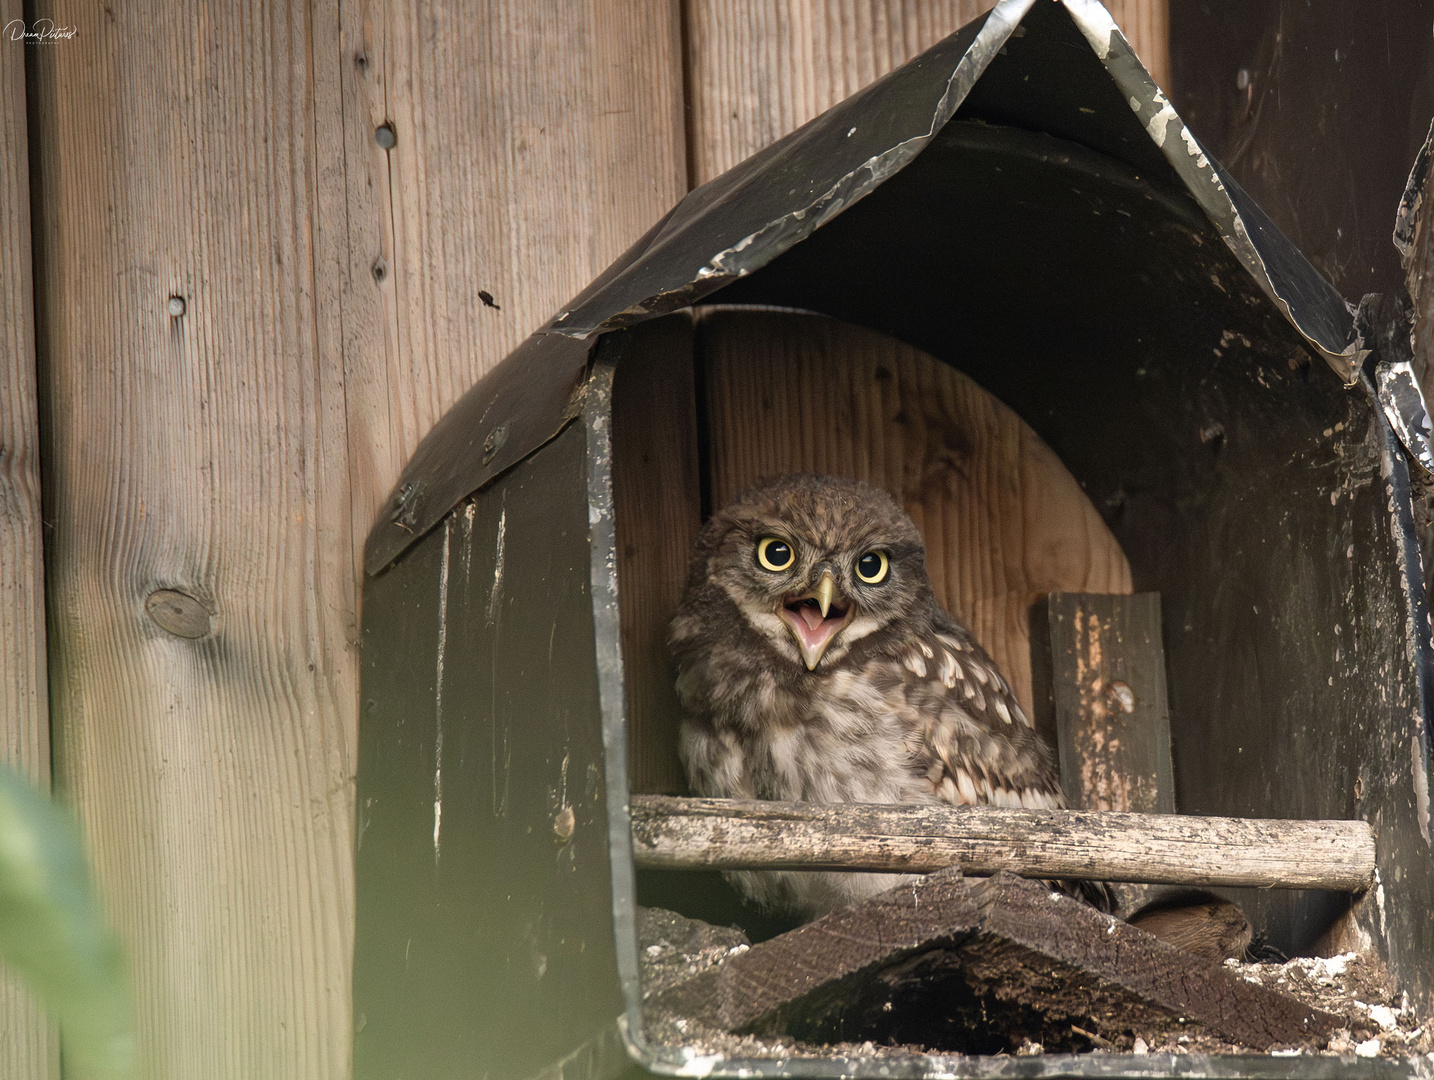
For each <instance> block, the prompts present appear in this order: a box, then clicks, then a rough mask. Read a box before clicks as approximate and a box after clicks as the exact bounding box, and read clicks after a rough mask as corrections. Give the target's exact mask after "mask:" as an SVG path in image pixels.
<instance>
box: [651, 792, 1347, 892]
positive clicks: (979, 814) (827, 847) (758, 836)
mask: <svg viewBox="0 0 1434 1080" xmlns="http://www.w3.org/2000/svg"><path fill="white" fill-rule="evenodd" d="M632 836H633V853H634V859H635V860H636V862H637V865H638V866H651V867H659V868H662V869H668V870H692V869H722V870H739V869H741V870H770V869H785V870H792V869H803V870H871V871H882V872H888V873H931V872H933V871H936V870H940V869H944V868H945V867H948V866H959V867H960V868H961V870H962V872H963V873H968V874H994V873H997V872H999V871H1002V870H1009V871H1011V872H1013V873H1017V874H1021V875H1023V876H1026V877H1037V878H1071V879H1076V880H1087V881H1134V882H1145V883H1148V884H1156V885H1195V886H1222V885H1224V886H1238V885H1248V886H1253V887H1257V888H1281V889H1337V890H1343V891H1347V892H1348V891H1359V890H1362V889H1365V888H1368V887H1369V886H1370V885H1371V884H1372V883H1373V881H1374V832H1373V830H1372V829H1371V828H1370V827H1369V825H1368V823H1367V822H1363V821H1278V820H1258V819H1254V818H1226V817H1189V816H1183V815H1178V814H1126V813H1120V812H1117V811H1099V810H1095V811H1092V810H1012V809H1009V808H1007V807H998V806H964V807H960V808H956V807H950V806H915V805H910V804H904V803H901V804H890V803H798V802H766V801H752V800H740V799H681V798H672V797H670V796H664V795H636V796H634V797H633V800H632Z"/></svg>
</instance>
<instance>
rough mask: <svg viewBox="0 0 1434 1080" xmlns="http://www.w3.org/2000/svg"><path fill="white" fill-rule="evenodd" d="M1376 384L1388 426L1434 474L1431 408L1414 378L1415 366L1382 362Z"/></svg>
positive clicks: (1424, 468) (1409, 451)
mask: <svg viewBox="0 0 1434 1080" xmlns="http://www.w3.org/2000/svg"><path fill="white" fill-rule="evenodd" d="M1374 382H1375V386H1376V388H1377V394H1378V398H1379V408H1380V410H1381V411H1382V412H1383V413H1384V417H1385V419H1386V420H1388V421H1389V426H1390V427H1392V428H1393V429H1394V433H1395V434H1396V435H1397V436H1399V441H1400V442H1401V443H1402V444H1403V445H1404V449H1405V450H1406V451H1407V452H1408V454H1409V456H1410V457H1411V458H1413V459H1414V461H1416V462H1418V463H1419V466H1420V467H1421V468H1422V469H1423V470H1424V471H1425V472H1427V473H1431V474H1434V430H1431V427H1430V420H1429V407H1428V405H1426V404H1425V402H1424V394H1423V392H1422V391H1421V390H1420V389H1419V380H1418V379H1417V378H1415V376H1414V365H1413V364H1411V363H1410V362H1409V361H1408V360H1399V361H1395V362H1392V363H1391V362H1390V361H1387V360H1381V361H1379V362H1378V363H1377V364H1376V365H1375V367H1374Z"/></svg>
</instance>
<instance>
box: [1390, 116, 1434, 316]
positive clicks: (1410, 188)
mask: <svg viewBox="0 0 1434 1080" xmlns="http://www.w3.org/2000/svg"><path fill="white" fill-rule="evenodd" d="M1431 155H1434V120H1431V121H1430V122H1429V134H1428V135H1426V136H1425V137H1424V145H1423V146H1421V147H1420V148H1419V153H1418V154H1416V155H1415V156H1414V164H1413V165H1411V166H1410V167H1409V179H1407V180H1406V181H1405V182H1404V194H1402V195H1401V196H1400V197H1399V210H1398V211H1397V212H1396V213H1395V215H1394V237H1393V239H1394V247H1395V249H1396V250H1398V252H1399V260H1400V264H1401V265H1402V266H1403V267H1404V269H1406V270H1408V269H1409V261H1410V259H1412V258H1413V257H1414V230H1415V228H1416V227H1417V226H1418V224H1419V210H1420V208H1421V207H1422V206H1423V203H1424V183H1425V181H1426V180H1427V179H1428V178H1429V162H1430V158H1431ZM1409 291H1410V292H1411V293H1413V292H1414V290H1413V289H1410V290H1409Z"/></svg>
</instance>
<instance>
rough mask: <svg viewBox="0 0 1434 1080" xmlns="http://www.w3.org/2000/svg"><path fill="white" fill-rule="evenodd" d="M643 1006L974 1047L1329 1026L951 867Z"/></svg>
mask: <svg viewBox="0 0 1434 1080" xmlns="http://www.w3.org/2000/svg"><path fill="white" fill-rule="evenodd" d="M649 1006H650V1007H653V1008H656V1009H659V1010H661V1011H663V1012H666V1013H670V1014H672V1015H675V1016H683V1017H689V1018H691V1019H693V1020H696V1021H698V1022H700V1023H702V1024H704V1025H706V1026H708V1027H710V1028H714V1029H717V1030H721V1031H727V1032H733V1033H738V1034H753V1035H759V1036H783V1035H784V1036H790V1037H793V1038H796V1039H799V1040H802V1041H804V1042H809V1043H830V1042H862V1041H866V1040H871V1041H873V1042H875V1043H878V1044H882V1043H884V1044H905V1045H909V1046H922V1047H926V1048H927V1049H930V1050H937V1051H954V1052H959V1053H986V1054H989V1053H1001V1052H1015V1051H1017V1050H1019V1049H1020V1048H1021V1047H1022V1046H1023V1045H1026V1044H1028V1043H1039V1044H1041V1045H1042V1046H1044V1047H1045V1049H1046V1050H1047V1051H1061V1050H1065V1051H1077V1050H1086V1049H1090V1048H1091V1047H1092V1046H1102V1047H1111V1048H1119V1047H1120V1046H1122V1045H1125V1046H1128V1045H1129V1044H1130V1043H1131V1042H1132V1038H1131V1033H1132V1032H1133V1031H1134V1030H1135V1029H1137V1028H1138V1029H1142V1030H1147V1031H1148V1030H1150V1029H1158V1028H1162V1027H1172V1026H1175V1025H1181V1026H1182V1030H1187V1031H1190V1032H1192V1033H1194V1032H1203V1033H1206V1034H1209V1035H1212V1036H1215V1037H1218V1038H1220V1039H1223V1040H1226V1041H1228V1042H1231V1043H1238V1044H1240V1045H1243V1046H1248V1047H1251V1048H1254V1049H1261V1050H1273V1049H1279V1048H1294V1047H1301V1046H1310V1045H1313V1044H1315V1043H1317V1042H1320V1041H1321V1040H1323V1039H1327V1038H1328V1036H1329V1034H1330V1033H1331V1032H1332V1031H1334V1030H1335V1029H1336V1028H1338V1027H1340V1026H1341V1021H1340V1019H1339V1018H1338V1017H1336V1016H1334V1015H1332V1014H1330V1013H1327V1012H1324V1011H1322V1010H1320V1009H1317V1008H1314V1007H1312V1006H1309V1005H1306V1004H1303V1003H1301V1002H1299V1001H1297V1000H1296V999H1294V998H1292V997H1289V996H1287V995H1285V994H1281V993H1278V992H1276V991H1273V990H1269V989H1267V988H1265V987H1262V986H1258V985H1255V984H1253V983H1250V982H1248V981H1246V980H1243V979H1241V978H1239V977H1238V976H1237V975H1235V974H1234V973H1233V972H1231V971H1230V970H1229V969H1227V968H1225V967H1223V966H1221V965H1220V964H1217V963H1213V962H1209V961H1205V960H1202V959H1201V958H1199V957H1196V956H1193V955H1191V954H1189V953H1186V952H1182V951H1181V950H1179V949H1176V948H1173V947H1172V946H1170V945H1167V944H1165V943H1164V942H1162V941H1160V940H1159V939H1157V938H1155V937H1152V936H1151V935H1149V934H1147V933H1145V932H1144V931H1141V930H1139V929H1137V928H1135V927H1133V926H1129V925H1127V924H1125V923H1123V922H1121V921H1119V920H1117V919H1113V918H1111V917H1109V916H1106V915H1103V914H1101V913H1100V912H1098V911H1096V910H1095V909H1093V908H1091V907H1089V906H1087V905H1085V904H1083V903H1081V902H1080V901H1077V900H1073V899H1071V898H1070V897H1067V896H1065V895H1063V894H1060V893H1056V892H1053V891H1052V890H1051V889H1050V888H1049V887H1048V886H1046V885H1045V884H1043V883H1041V882H1036V881H1031V880H1027V879H1023V878H1019V877H1016V876H1014V875H1012V874H1008V873H1001V874H997V875H996V876H995V877H992V878H986V879H970V878H964V877H962V875H961V874H960V873H959V871H955V870H947V871H942V872H941V873H937V874H932V875H930V876H929V877H924V878H917V879H915V880H914V881H911V882H909V883H907V884H903V885H901V886H898V887H896V888H893V889H891V890H890V891H888V892H885V893H883V894H881V895H880V896H878V897H876V898H874V899H872V900H870V901H868V902H866V903H863V904H859V905H855V906H853V907H850V908H846V909H844V910H842V911H838V912H835V913H833V914H831V915H828V916H826V917H824V918H821V919H818V920H816V921H815V922H812V923H808V924H807V925H805V926H801V927H798V928H797V929H795V930H792V931H790V932H788V933H786V934H782V935H779V936H777V937H775V938H772V939H770V940H768V941H765V942H761V943H759V944H757V945H754V946H752V947H751V948H750V949H746V950H741V951H735V952H734V953H733V954H732V955H730V956H729V957H728V958H727V959H726V960H725V961H724V962H722V963H721V964H719V965H717V966H715V967H712V968H709V969H708V970H706V971H704V972H702V973H701V974H699V975H697V976H695V977H694V978H691V979H689V980H687V981H686V982H683V983H681V984H680V985H677V986H675V987H672V988H670V989H666V990H662V991H659V992H658V993H656V994H654V995H653V997H652V998H651V999H650V1001H649Z"/></svg>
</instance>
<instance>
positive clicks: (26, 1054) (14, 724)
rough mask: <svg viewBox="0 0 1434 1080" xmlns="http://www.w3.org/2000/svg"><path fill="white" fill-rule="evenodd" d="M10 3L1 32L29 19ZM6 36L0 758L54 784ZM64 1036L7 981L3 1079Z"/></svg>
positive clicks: (21, 215)
mask: <svg viewBox="0 0 1434 1080" xmlns="http://www.w3.org/2000/svg"><path fill="white" fill-rule="evenodd" d="M22 14H23V13H22V10H21V4H20V0H0V26H13V25H14V23H15V22H16V21H17V20H19V19H21V18H22ZM9 37H10V35H8V34H6V35H5V40H0V688H3V689H0V760H3V761H5V762H7V763H8V764H11V765H14V766H16V767H17V768H19V769H21V770H22V771H23V772H25V773H26V775H28V776H29V777H30V778H31V779H32V780H34V781H35V782H36V783H39V784H42V785H45V786H47V787H48V786H49V783H50V709H49V692H48V688H47V686H46V661H45V592H44V588H45V572H44V554H43V546H42V537H41V532H40V520H41V519H40V429H39V401H38V397H37V386H36V380H35V323H34V293H33V287H32V281H31V265H30V178H29V157H28V155H27V153H26V127H27V125H26V122H25V54H24V46H23V45H22V44H21V43H19V42H16V41H11V40H9ZM59 1071H60V1055H59V1046H58V1044H57V1042H56V1040H55V1036H54V1032H53V1031H52V1029H51V1028H50V1026H49V1025H48V1024H47V1023H46V1022H45V1019H44V1017H43V1016H42V1015H41V1014H40V1011H39V1010H38V1009H37V1008H36V1006H35V1003H34V1001H33V1000H32V999H31V998H30V995H29V992H28V991H27V990H26V989H25V988H24V987H23V986H22V985H21V984H20V983H19V982H18V981H17V980H16V979H14V978H13V977H12V976H11V975H10V974H9V973H8V972H6V973H4V974H3V975H0V1076H6V1077H15V1078H16V1080H51V1078H53V1077H58V1076H59Z"/></svg>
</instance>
